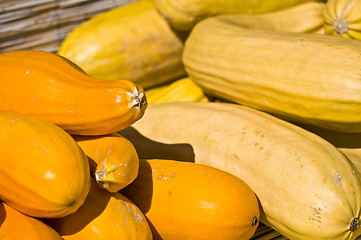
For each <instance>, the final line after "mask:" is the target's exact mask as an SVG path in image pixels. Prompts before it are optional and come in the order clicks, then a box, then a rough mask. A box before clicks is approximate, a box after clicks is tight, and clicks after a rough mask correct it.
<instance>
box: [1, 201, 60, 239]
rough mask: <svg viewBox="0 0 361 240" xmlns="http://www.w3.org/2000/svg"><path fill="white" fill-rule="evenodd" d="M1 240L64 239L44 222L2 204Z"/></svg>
mask: <svg viewBox="0 0 361 240" xmlns="http://www.w3.org/2000/svg"><path fill="white" fill-rule="evenodd" d="M0 239H1V240H17V239H19V240H21V239H26V240H61V239H62V238H61V237H60V235H59V234H58V233H57V232H56V231H55V230H54V229H52V228H51V227H49V226H48V225H46V224H45V223H43V222H42V221H40V220H38V219H36V218H33V217H29V216H27V215H25V214H23V213H21V212H19V211H16V210H15V209H13V208H11V207H9V206H8V205H6V204H4V203H2V202H0Z"/></svg>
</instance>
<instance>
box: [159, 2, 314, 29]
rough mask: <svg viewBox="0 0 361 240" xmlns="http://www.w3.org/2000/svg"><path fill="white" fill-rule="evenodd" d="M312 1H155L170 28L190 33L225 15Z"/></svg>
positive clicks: (253, 12) (256, 11)
mask: <svg viewBox="0 0 361 240" xmlns="http://www.w3.org/2000/svg"><path fill="white" fill-rule="evenodd" d="M310 1H312V0H291V1H290V0H288V1H287V0H277V1H267V0H256V1H255V0H243V1H239V0H222V1H220V0H208V1H194V0H153V2H154V4H155V6H156V8H157V9H158V11H159V12H160V14H161V15H162V16H163V17H164V18H165V19H166V20H167V21H168V23H169V24H170V26H172V27H173V28H174V29H178V30H181V31H190V30H191V29H192V28H193V27H194V26H195V25H196V24H197V23H198V22H200V21H201V20H202V19H205V18H208V17H211V16H215V15H221V14H222V15H225V14H259V13H266V12H273V11H277V10H281V9H286V8H289V7H292V6H296V5H298V4H301V3H305V2H310Z"/></svg>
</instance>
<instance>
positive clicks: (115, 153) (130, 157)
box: [73, 133, 139, 192]
mask: <svg viewBox="0 0 361 240" xmlns="http://www.w3.org/2000/svg"><path fill="white" fill-rule="evenodd" d="M73 138H74V139H75V140H76V142H77V143H78V145H79V146H80V147H81V149H82V150H83V152H84V153H85V154H86V155H87V157H88V160H89V163H90V164H89V165H90V172H91V173H92V175H93V176H94V177H95V179H96V181H97V183H98V185H99V186H100V187H101V188H104V189H106V190H108V191H109V192H117V191H119V190H120V189H122V188H124V187H125V186H127V185H128V184H130V183H131V182H133V181H134V179H135V178H136V177H137V175H138V170H139V158H138V154H137V152H136V150H135V148H134V146H133V144H132V143H131V142H130V141H129V140H128V139H126V138H125V137H123V136H121V135H119V134H117V133H113V134H109V135H103V136H79V135H78V136H73Z"/></svg>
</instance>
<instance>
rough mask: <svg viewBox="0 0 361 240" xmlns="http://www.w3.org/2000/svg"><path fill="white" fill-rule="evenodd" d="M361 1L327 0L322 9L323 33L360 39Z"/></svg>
mask: <svg viewBox="0 0 361 240" xmlns="http://www.w3.org/2000/svg"><path fill="white" fill-rule="evenodd" d="M360 12H361V2H360V1H358V0H328V1H327V2H326V7H325V9H324V11H323V18H324V28H325V33H326V34H330V35H334V36H339V37H344V38H353V39H357V40H361V15H360Z"/></svg>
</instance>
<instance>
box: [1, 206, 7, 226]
mask: <svg viewBox="0 0 361 240" xmlns="http://www.w3.org/2000/svg"><path fill="white" fill-rule="evenodd" d="M5 218H6V211H5V207H4V203H3V202H0V228H1V226H2V225H3V223H4V221H5Z"/></svg>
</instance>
